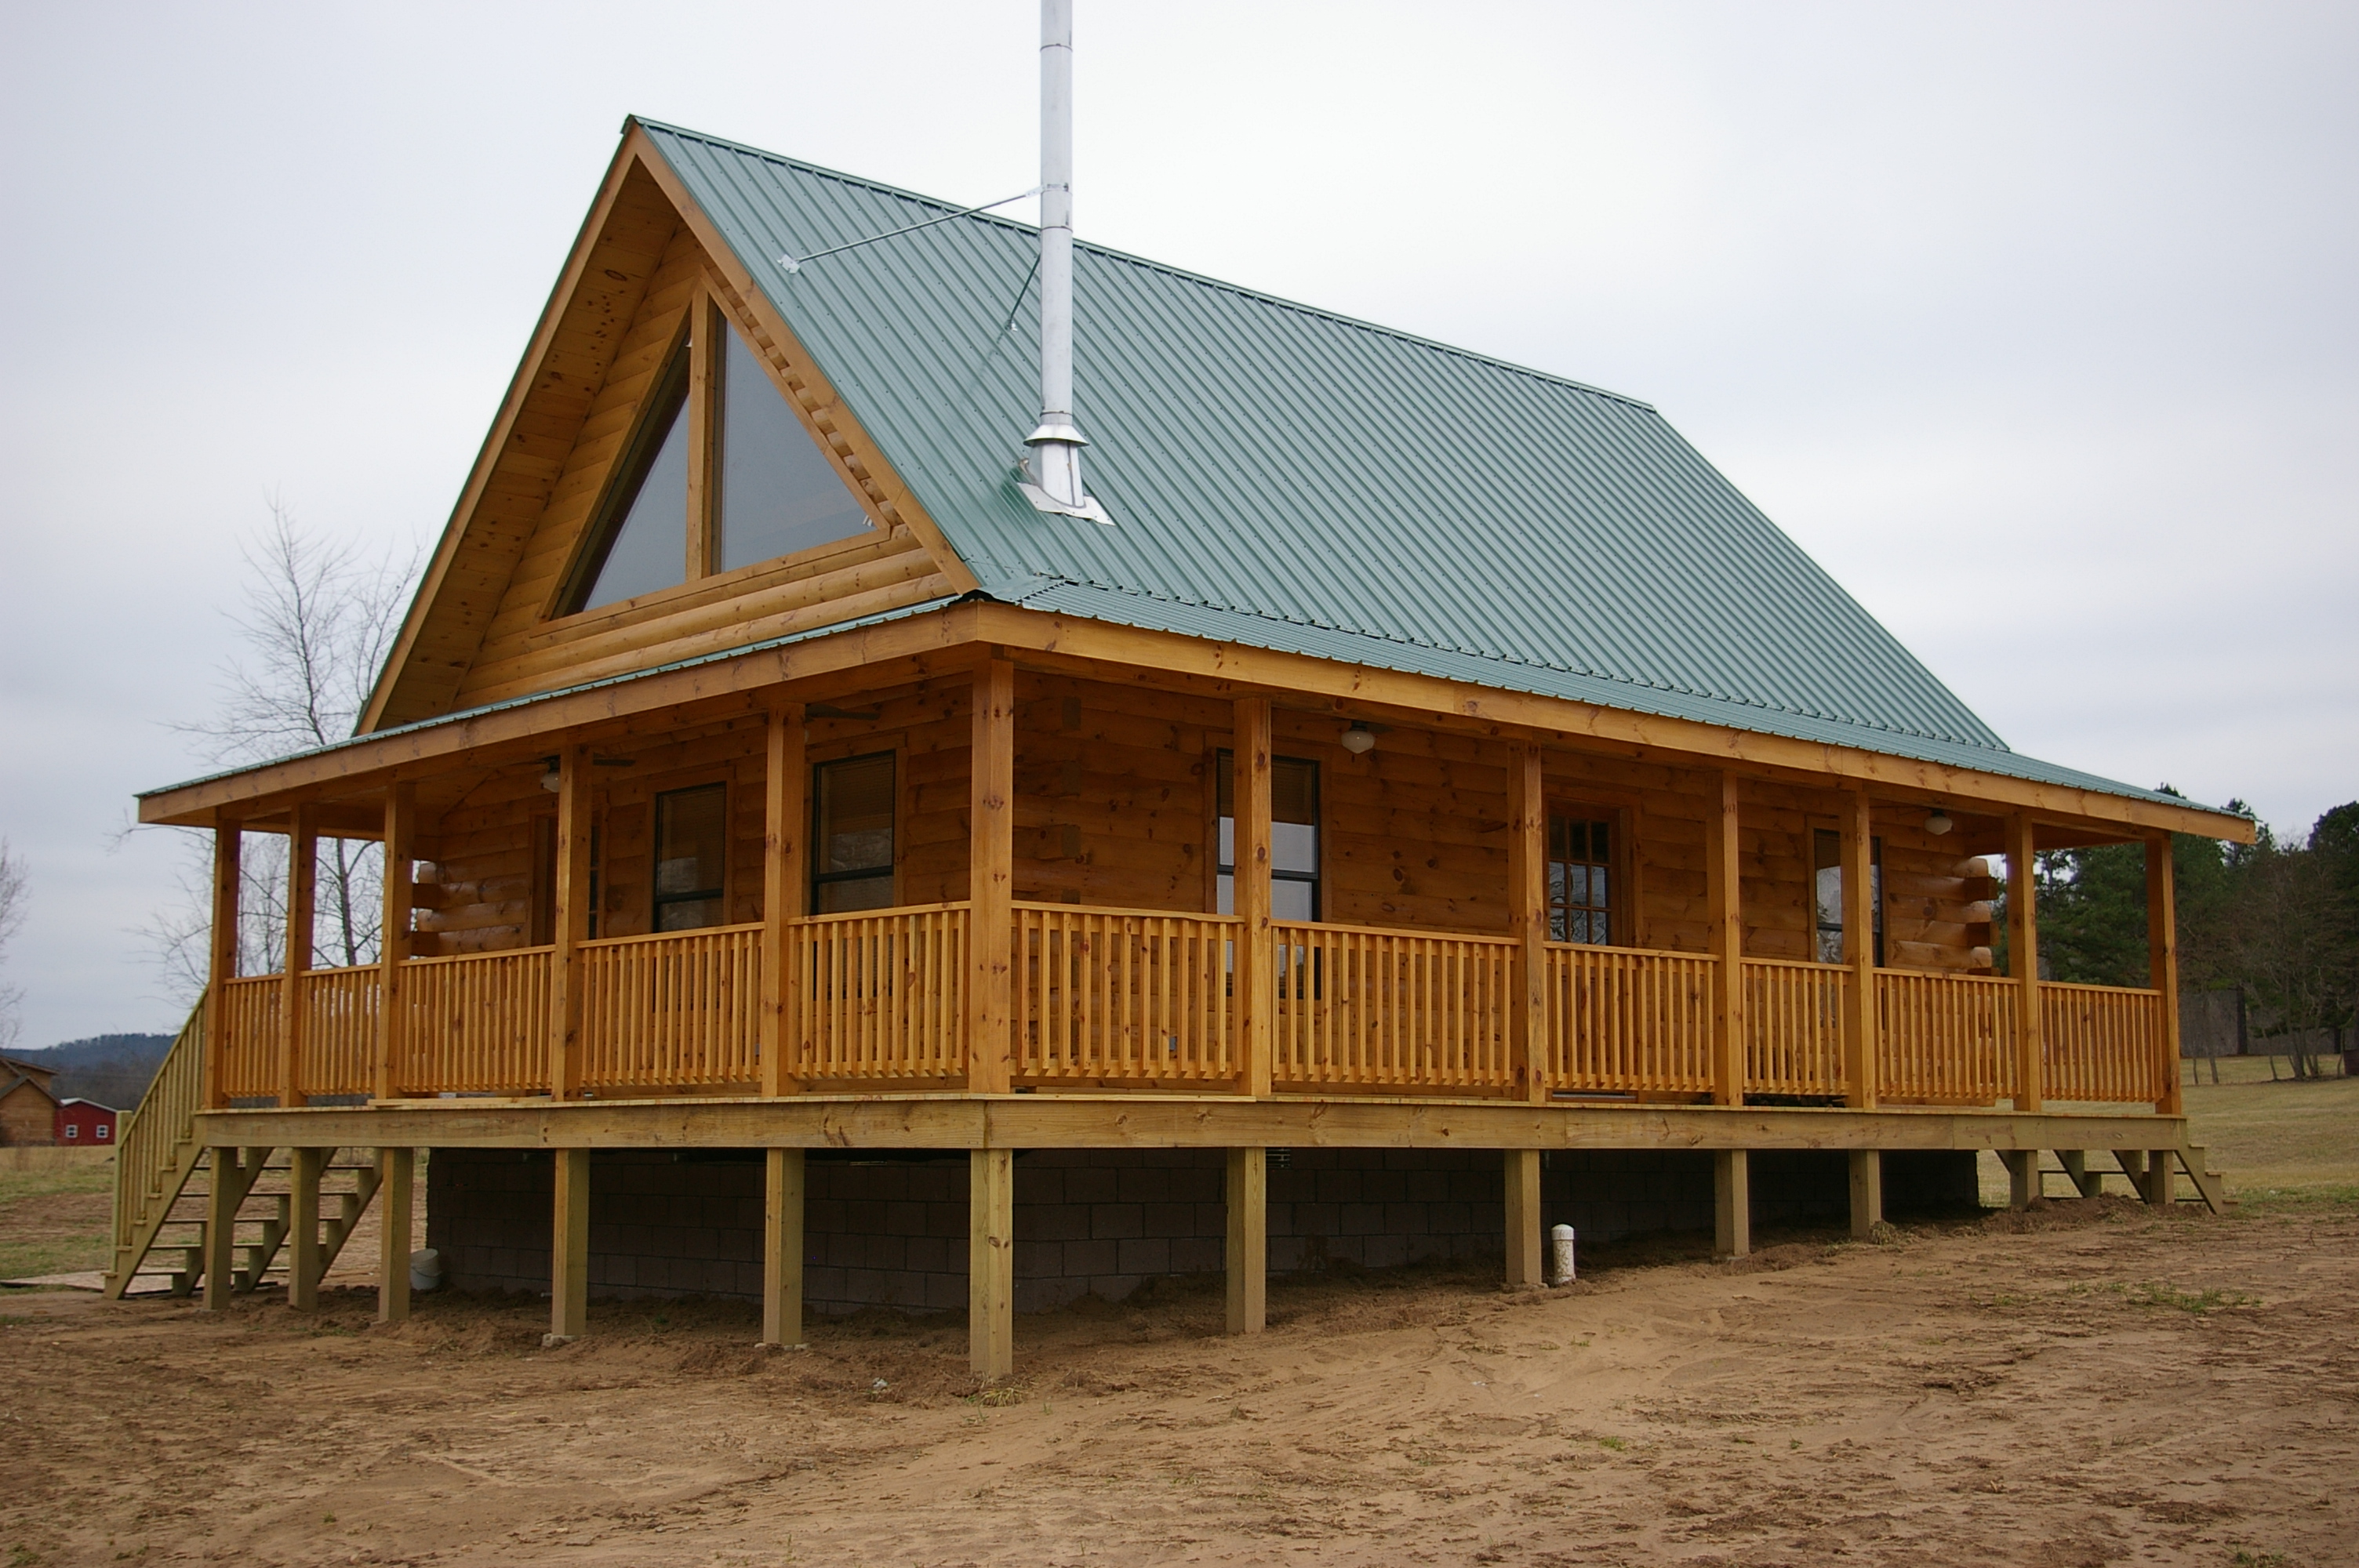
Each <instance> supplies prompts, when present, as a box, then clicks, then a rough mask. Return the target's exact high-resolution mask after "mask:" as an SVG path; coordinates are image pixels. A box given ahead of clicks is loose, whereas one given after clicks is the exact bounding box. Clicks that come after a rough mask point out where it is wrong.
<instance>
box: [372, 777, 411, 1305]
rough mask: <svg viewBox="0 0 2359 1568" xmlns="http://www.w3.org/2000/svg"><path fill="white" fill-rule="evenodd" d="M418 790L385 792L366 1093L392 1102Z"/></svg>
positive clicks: (405, 1037)
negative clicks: (372, 1054)
mask: <svg viewBox="0 0 2359 1568" xmlns="http://www.w3.org/2000/svg"><path fill="white" fill-rule="evenodd" d="M417 832H418V792H417V788H416V786H415V785H412V784H408V783H397V784H393V785H391V786H390V787H389V788H387V789H386V792H385V916H384V919H383V921H382V922H381V923H380V925H379V926H378V928H377V963H378V966H379V968H378V977H379V978H378V979H377V996H376V1063H375V1070H374V1072H372V1073H371V1075H370V1078H371V1085H370V1089H369V1092H370V1094H371V1095H372V1096H373V1097H374V1098H377V1099H391V1098H393V1097H394V1095H395V1094H396V1093H397V1092H398V1090H399V1089H400V1087H402V1084H403V1083H404V1081H405V1079H406V1076H407V1073H406V1065H405V1064H404V1063H403V1061H402V1056H403V1054H404V1053H405V1052H407V1051H408V1048H409V1000H408V979H407V977H406V973H405V966H406V965H407V964H408V960H409V925H410V903H411V900H412V898H413V897H414V895H415V888H414V885H413V883H412V882H411V881H410V877H411V871H410V862H411V861H412V860H415V859H416V858H417V845H416V843H415V839H416V838H417ZM407 1266H408V1265H407V1263H405V1264H404V1267H407ZM408 1310H409V1298H408V1296H407V1295H405V1296H403V1298H402V1312H403V1314H404V1315H407V1314H408ZM387 1321H388V1322H390V1321H394V1320H391V1319H388V1320H387Z"/></svg>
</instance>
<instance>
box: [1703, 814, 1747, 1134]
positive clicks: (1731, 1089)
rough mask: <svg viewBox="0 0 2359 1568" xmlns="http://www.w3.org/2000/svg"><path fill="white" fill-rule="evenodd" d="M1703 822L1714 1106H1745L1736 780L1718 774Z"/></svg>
mask: <svg viewBox="0 0 2359 1568" xmlns="http://www.w3.org/2000/svg"><path fill="white" fill-rule="evenodd" d="M1713 795H1715V796H1716V797H1717V798H1716V799H1715V800H1714V802H1713V804H1712V806H1708V807H1706V808H1705V811H1704V818H1703V842H1704V851H1703V882H1704V906H1705V911H1706V917H1707V918H1708V919H1709V921H1710V922H1711V925H1710V934H1709V935H1708V936H1707V937H1706V939H1705V944H1706V946H1707V948H1708V950H1709V951H1710V952H1711V954H1712V1103H1713V1104H1714V1105H1743V1104H1744V1103H1745V909H1744V903H1745V901H1744V892H1743V881H1742V877H1741V875H1740V868H1741V865H1742V861H1741V860H1740V858H1739V855H1738V844H1737V833H1736V827H1737V810H1736V775H1735V774H1734V773H1718V774H1715V775H1714V786H1713Z"/></svg>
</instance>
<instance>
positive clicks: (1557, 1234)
mask: <svg viewBox="0 0 2359 1568" xmlns="http://www.w3.org/2000/svg"><path fill="white" fill-rule="evenodd" d="M1572 1278H1573V1266H1572V1227H1571V1226H1569V1225H1560V1226H1557V1227H1553V1228H1552V1229H1550V1230H1549V1267H1548V1282H1549V1284H1551V1285H1569V1284H1571V1283H1572Z"/></svg>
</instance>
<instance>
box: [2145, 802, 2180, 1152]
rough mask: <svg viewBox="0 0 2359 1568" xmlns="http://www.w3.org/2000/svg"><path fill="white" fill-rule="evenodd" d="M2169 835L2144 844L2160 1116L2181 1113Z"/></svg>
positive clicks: (2175, 922) (2176, 955)
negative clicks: (2157, 1008) (2157, 1005)
mask: <svg viewBox="0 0 2359 1568" xmlns="http://www.w3.org/2000/svg"><path fill="white" fill-rule="evenodd" d="M2174 892H2175V890H2174V888H2173V886H2172V868H2171V860H2170V835H2169V834H2168V833H2158V834H2156V835H2155V836H2154V837H2153V838H2148V839H2147V841H2146V974H2147V980H2146V983H2147V985H2150V986H2152V987H2153V988H2154V989H2156V990H2158V991H2160V992H2161V993H2162V996H2161V999H2160V1000H2161V1010H2162V1013H2161V1018H2160V1020H2159V1022H2160V1024H2161V1028H2160V1029H2159V1030H2158V1033H2159V1034H2160V1035H2161V1038H2160V1039H2158V1040H2157V1041H2156V1042H2155V1049H2156V1050H2157V1051H2158V1052H2160V1053H2161V1054H2162V1060H2161V1061H2160V1062H2158V1063H2157V1064H2155V1065H2157V1066H2158V1067H2159V1068H2160V1069H2161V1074H2160V1076H2159V1077H2158V1079H2157V1080H2156V1081H2157V1083H2158V1085H2159V1086H2160V1087H2161V1088H2162V1095H2161V1097H2160V1098H2158V1099H2157V1100H2156V1101H2155V1102H2154V1108H2155V1109H2156V1110H2157V1111H2158V1113H2160V1114H2161V1115H2164V1116H2177V1115H2179V1114H2180V1111H2181V1109H2182V1106H2181V1102H2180V1090H2179V930H2178V925H2179V917H2178V912H2177V910H2176V909H2175V908H2174V907H2173V905H2174V903H2176V900H2175V898H2174V896H2173V894H2174Z"/></svg>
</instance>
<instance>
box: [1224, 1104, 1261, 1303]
mask: <svg viewBox="0 0 2359 1568" xmlns="http://www.w3.org/2000/svg"><path fill="white" fill-rule="evenodd" d="M1223 1198H1224V1200H1225V1202H1226V1205H1227V1211H1228V1239H1227V1241H1226V1242H1225V1244H1224V1245H1223V1249H1222V1252H1221V1269H1222V1271H1223V1273H1224V1274H1225V1275H1226V1276H1227V1279H1228V1296H1229V1301H1228V1308H1229V1315H1228V1328H1229V1332H1230V1333H1231V1334H1259V1333H1260V1332H1261V1331H1262V1329H1263V1328H1264V1327H1266V1325H1268V1322H1269V1151H1268V1150H1266V1149H1232V1150H1229V1151H1228V1172H1227V1179H1226V1182H1225V1183H1224V1184H1223Z"/></svg>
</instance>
